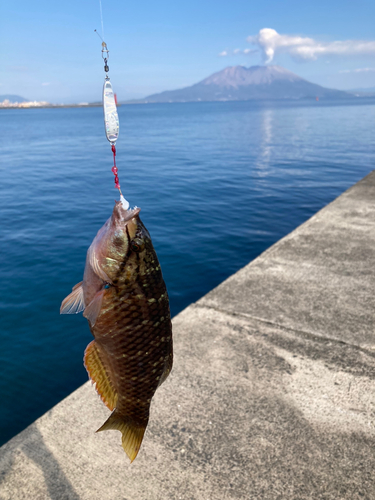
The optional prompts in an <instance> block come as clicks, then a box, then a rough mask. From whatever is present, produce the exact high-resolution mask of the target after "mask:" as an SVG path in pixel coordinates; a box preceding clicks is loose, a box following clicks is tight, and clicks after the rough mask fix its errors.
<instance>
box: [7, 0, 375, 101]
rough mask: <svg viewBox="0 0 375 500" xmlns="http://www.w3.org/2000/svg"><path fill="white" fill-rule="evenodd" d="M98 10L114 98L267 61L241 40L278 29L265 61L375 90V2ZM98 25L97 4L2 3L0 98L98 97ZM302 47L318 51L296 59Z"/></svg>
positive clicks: (117, 4)
mask: <svg viewBox="0 0 375 500" xmlns="http://www.w3.org/2000/svg"><path fill="white" fill-rule="evenodd" d="M102 9H103V19H104V35H105V40H106V42H107V45H108V48H109V50H110V61H109V62H110V77H111V80H112V83H113V86H114V89H115V91H116V92H117V94H118V97H119V99H120V100H125V99H130V98H137V97H143V96H146V95H148V94H151V93H154V92H159V91H162V90H170V89H174V88H180V87H184V86H188V85H191V84H193V83H196V82H197V81H200V80H202V79H203V78H205V77H207V76H209V75H210V74H212V73H213V72H215V71H219V70H221V69H223V68H225V67H226V66H233V65H237V64H241V65H244V66H252V65H256V64H263V63H264V62H265V60H266V59H267V58H266V56H265V47H264V45H263V46H261V45H259V44H258V45H257V44H256V43H255V44H254V43H253V44H251V43H249V41H247V39H248V37H251V36H252V37H256V36H258V37H259V32H260V30H263V29H264V28H268V29H272V30H275V33H276V35H277V40H278V42H277V43H279V45H277V46H276V49H275V50H274V55H273V58H272V61H269V63H270V64H280V65H282V66H284V67H285V68H287V69H289V70H291V71H293V72H295V73H297V74H298V75H300V76H302V77H304V78H306V79H308V80H310V81H312V82H314V83H318V84H320V85H323V86H327V87H332V88H340V89H349V88H358V87H375V49H374V45H375V22H374V19H375V2H374V1H373V0H371V1H370V0H356V2H353V1H352V0H351V1H347V0H340V1H338V0H328V1H327V0H325V1H322V0H315V1H313V2H312V1H308V0H304V1H301V0H298V1H296V0H285V1H283V2H282V1H280V0H279V1H267V0H263V1H262V2H251V1H249V0H247V1H246V2H245V1H243V0H237V1H236V0H234V1H231V2H229V1H220V0H215V1H213V0H200V1H198V0H189V1H185V2H181V1H178V0H174V1H170V0H159V1H157V2H155V1H148V0H147V1H142V2H139V1H138V2H130V1H120V0H112V1H109V0H102ZM95 28H96V29H98V31H99V32H101V22H100V9H99V0H75V1H72V0H65V1H64V2H61V3H60V2H59V3H57V2H51V1H44V0H35V1H33V2H30V1H25V0H18V2H2V5H1V7H0V43H1V47H2V50H1V54H0V94H18V95H21V96H24V97H26V98H29V99H36V100H47V101H49V102H64V103H67V102H82V101H95V100H100V99H101V87H102V81H103V78H104V72H103V64H102V59H101V52H100V50H101V45H100V44H101V42H100V39H99V38H98V37H97V35H96V34H95V33H94V29H95ZM297 36H299V37H300V39H301V40H302V42H301V43H302V46H298V50H299V52H298V53H297V52H296V45H295V43H296V42H295V41H296V40H297V39H296V37H297ZM275 40H276V38H275ZM305 42H306V43H307V45H308V46H309V47H315V48H316V47H320V49H321V50H320V52H319V51H318V50H316V51H315V52H314V51H313V53H312V54H310V55H309V57H301V54H302V53H303V52H302V50H303V49H304V44H305ZM335 42H336V45H335ZM338 42H345V43H342V44H341V45H340V44H339V45H337V43H338ZM359 42H361V43H362V45H360V44H359ZM371 42H373V44H372V45H371ZM298 43H299V42H298ZM356 44H357V45H356ZM322 47H323V48H322ZM335 47H336V48H335ZM337 47H339V48H340V47H341V48H340V50H336V49H337ZM266 48H267V47H266ZM268 48H269V47H268ZM245 49H249V50H251V52H250V53H248V54H244V53H243V51H244V50H245ZM314 50H315V49H314ZM234 51H236V52H237V53H234ZM219 54H223V55H222V56H220V55H219ZM224 54H226V55H224Z"/></svg>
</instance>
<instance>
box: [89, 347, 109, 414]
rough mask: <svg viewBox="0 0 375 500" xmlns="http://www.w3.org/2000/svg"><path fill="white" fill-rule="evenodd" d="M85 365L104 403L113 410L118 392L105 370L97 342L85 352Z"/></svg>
mask: <svg viewBox="0 0 375 500" xmlns="http://www.w3.org/2000/svg"><path fill="white" fill-rule="evenodd" d="M83 362H84V365H85V368H86V370H87V373H88V374H89V377H90V379H91V380H92V381H93V382H94V383H95V388H96V391H97V393H98V394H99V396H100V397H101V399H102V401H103V403H104V404H105V405H106V406H107V407H108V408H109V409H110V410H113V409H114V407H115V406H116V403H117V392H116V390H115V388H114V387H113V384H112V382H111V379H110V377H109V375H108V373H107V370H106V369H105V367H104V365H103V362H102V359H101V357H100V351H99V348H98V345H97V343H96V342H95V340H93V341H92V342H90V343H89V345H88V346H87V347H86V350H85V357H84V360H83Z"/></svg>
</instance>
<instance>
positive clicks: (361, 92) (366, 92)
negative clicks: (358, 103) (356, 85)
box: [347, 87, 375, 97]
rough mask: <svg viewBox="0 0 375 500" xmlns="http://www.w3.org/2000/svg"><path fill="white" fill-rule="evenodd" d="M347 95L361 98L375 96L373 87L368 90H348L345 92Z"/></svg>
mask: <svg viewBox="0 0 375 500" xmlns="http://www.w3.org/2000/svg"><path fill="white" fill-rule="evenodd" d="M347 92H349V94H355V95H359V96H363V97H372V96H375V87H368V88H366V87H365V88H360V89H350V90H347Z"/></svg>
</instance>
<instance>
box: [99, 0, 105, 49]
mask: <svg viewBox="0 0 375 500" xmlns="http://www.w3.org/2000/svg"><path fill="white" fill-rule="evenodd" d="M99 5H100V20H101V23H102V40H103V38H104V28H103V11H102V0H99Z"/></svg>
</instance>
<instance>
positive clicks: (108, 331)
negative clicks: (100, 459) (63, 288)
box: [60, 196, 173, 462]
mask: <svg viewBox="0 0 375 500" xmlns="http://www.w3.org/2000/svg"><path fill="white" fill-rule="evenodd" d="M124 202H126V200H125V199H124V198H123V197H122V196H121V199H120V201H116V202H115V206H114V208H113V212H112V215H111V217H110V218H109V219H108V220H107V222H106V223H105V224H104V226H103V227H102V228H101V229H100V230H99V231H98V233H97V235H96V236H95V238H94V240H93V241H92V243H91V245H90V247H89V249H88V251H87V257H86V265H85V270H84V275H83V281H81V282H80V283H78V284H77V285H75V286H74V287H73V290H72V293H70V294H69V295H68V296H67V297H66V298H65V299H64V300H63V302H62V304H61V309H60V312H61V314H72V313H79V312H82V311H83V316H84V317H85V318H87V320H88V323H89V327H90V330H91V333H92V335H93V336H94V340H93V341H92V342H91V343H90V344H89V345H88V346H87V348H86V350H85V355H84V365H85V367H86V370H87V372H88V375H89V378H90V379H91V381H92V382H93V383H94V385H95V388H96V391H97V392H98V394H99V396H100V398H101V399H102V401H103V403H104V404H105V405H106V406H107V407H108V408H109V409H110V410H111V411H112V413H111V415H110V416H109V418H108V419H107V420H106V421H105V422H104V424H103V425H102V426H101V427H100V428H99V429H98V430H97V432H100V431H104V430H111V429H114V430H119V431H121V433H122V447H123V449H124V451H125V453H126V454H127V456H128V457H129V459H130V461H131V462H133V460H134V459H135V458H136V456H137V454H138V452H139V449H140V446H141V443H142V440H143V437H144V433H145V430H146V427H147V424H148V421H149V415H150V404H151V400H152V398H153V396H154V394H155V391H156V389H157V388H158V387H160V385H161V384H162V383H163V382H164V381H165V380H166V378H167V377H168V375H169V373H170V372H171V369H172V364H173V341H172V323H171V318H170V309H169V299H168V293H167V288H166V285H165V283H164V279H163V275H162V271H161V268H160V263H159V261H158V258H157V255H156V252H155V250H154V247H153V244H152V241H151V237H150V234H149V232H148V231H147V229H146V227H145V226H144V224H143V223H142V221H141V219H140V217H139V212H140V208H138V207H135V208H134V209H129V208H128V206H129V205H128V203H127V202H126V203H124Z"/></svg>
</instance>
